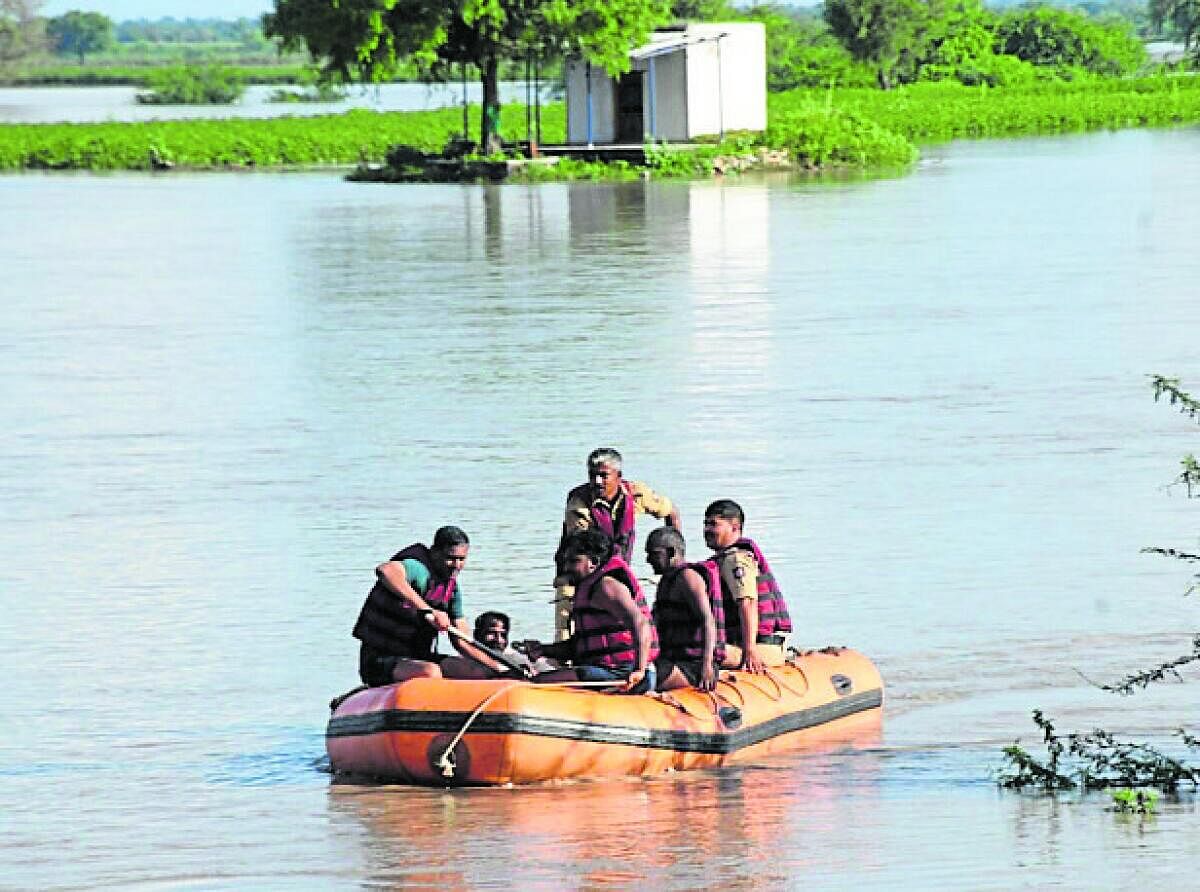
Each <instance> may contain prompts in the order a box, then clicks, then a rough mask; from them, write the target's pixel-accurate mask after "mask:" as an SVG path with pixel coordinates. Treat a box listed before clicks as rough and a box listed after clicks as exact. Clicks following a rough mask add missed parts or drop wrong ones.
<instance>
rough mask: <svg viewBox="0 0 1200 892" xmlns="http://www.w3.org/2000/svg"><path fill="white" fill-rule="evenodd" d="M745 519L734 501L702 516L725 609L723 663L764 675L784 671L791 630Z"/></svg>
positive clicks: (723, 501) (726, 501)
mask: <svg viewBox="0 0 1200 892" xmlns="http://www.w3.org/2000/svg"><path fill="white" fill-rule="evenodd" d="M745 520H746V516H745V514H744V513H743V512H742V509H741V506H740V505H738V503H737V502H735V501H733V500H732V499H718V500H717V501H715V502H713V503H712V504H711V505H709V506H708V508H707V509H705V511H704V542H705V544H707V545H708V547H709V548H711V549H713V552H714V554H713V556H712V557H711V558H710V560H713V561H715V562H716V564H717V567H718V569H719V571H720V577H721V592H722V595H723V598H724V607H725V638H726V642H727V643H726V647H725V662H724V665H725V666H727V667H730V668H743V669H748V670H750V671H751V672H764V671H766V668H767V667H768V666H782V665H783V661H784V658H785V653H784V640H785V638H786V636H787V633H788V632H790V631H791V630H792V620H791V617H790V616H789V615H788V609H787V604H786V603H784V600H783V593H782V592H780V590H779V585H778V584H777V583H776V582H775V576H774V574H773V573H772V572H771V567H770V565H769V564H768V563H767V559H766V558H765V557H763V553H762V551H761V550H760V549H759V547H758V545H756V544H755V542H754V541H753V540H752V539H747V538H745V537H744V536H743V535H742V525H743V524H744V523H745Z"/></svg>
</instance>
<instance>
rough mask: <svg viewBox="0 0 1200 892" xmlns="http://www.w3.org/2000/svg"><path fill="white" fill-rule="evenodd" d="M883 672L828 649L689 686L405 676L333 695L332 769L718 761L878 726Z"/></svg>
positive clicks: (425, 778)
mask: <svg viewBox="0 0 1200 892" xmlns="http://www.w3.org/2000/svg"><path fill="white" fill-rule="evenodd" d="M882 706H883V680H882V679H881V678H880V675H879V672H878V670H876V668H875V666H874V665H873V664H872V663H871V661H870V660H868V659H867V658H866V657H865V656H863V655H862V654H860V653H857V652H856V651H853V650H847V649H841V648H827V649H826V650H823V651H810V652H807V653H802V654H796V655H794V656H793V657H792V658H791V659H790V660H789V662H788V664H787V665H786V666H783V667H780V668H777V669H772V670H770V671H769V673H768V674H766V675H751V674H750V673H747V672H740V671H738V672H728V671H725V672H722V673H721V678H720V682H719V684H718V686H717V690H716V691H715V692H714V693H713V694H707V693H703V692H701V691H698V690H694V689H691V688H687V689H683V690H677V691H671V692H670V694H659V695H643V696H624V695H616V694H611V693H602V692H598V691H596V690H591V689H583V688H572V687H564V686H557V685H535V684H531V683H529V682H525V681H513V680H503V679H502V680H496V681H451V680H446V679H425V678H420V679H411V680H409V681H405V682H402V683H400V684H394V685H388V686H386V687H379V688H367V689H365V690H362V691H359V692H357V693H354V694H351V695H350V696H348V697H346V698H345V699H344V700H342V701H341V702H340V703H338V705H337V707H336V709H335V710H334V713H333V715H332V717H331V718H330V720H329V726H328V728H327V730H326V732H325V743H326V748H327V749H328V751H329V758H330V762H331V764H332V767H333V770H334V772H335V773H338V774H351V775H359V776H367V777H373V778H378V779H383V780H389V781H395V782H400V783H409V784H424V785H435V786H447V785H452V786H461V785H497V784H529V783H539V782H543V781H550V780H559V779H566V778H582V777H604V776H608V777H613V776H623V775H649V774H659V773H662V772H665V771H669V770H684V769H689V768H713V767H717V766H721V765H728V764H732V763H735V762H745V761H748V760H751V759H755V758H760V757H762V756H764V755H767V754H770V753H778V752H784V751H787V750H792V749H797V748H799V747H803V746H808V745H811V744H813V743H814V742H819V741H828V740H837V739H844V738H847V737H851V736H853V733H854V732H855V731H856V730H857V729H860V728H862V727H864V726H875V727H877V726H878V724H879V721H880V715H881V712H882Z"/></svg>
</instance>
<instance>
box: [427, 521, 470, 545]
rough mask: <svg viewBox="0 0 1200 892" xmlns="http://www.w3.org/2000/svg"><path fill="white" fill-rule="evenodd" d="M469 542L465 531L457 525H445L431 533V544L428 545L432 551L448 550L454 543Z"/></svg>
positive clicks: (468, 543)
mask: <svg viewBox="0 0 1200 892" xmlns="http://www.w3.org/2000/svg"><path fill="white" fill-rule="evenodd" d="M470 544H471V540H470V539H469V538H467V534H466V533H464V532H463V531H462V530H460V529H459V528H458V527H452V526H446V527H441V528H440V529H438V531H437V532H436V533H434V534H433V545H432V546H430V547H431V549H432V550H433V551H449V550H450V549H451V548H453V547H454V546H456V545H470Z"/></svg>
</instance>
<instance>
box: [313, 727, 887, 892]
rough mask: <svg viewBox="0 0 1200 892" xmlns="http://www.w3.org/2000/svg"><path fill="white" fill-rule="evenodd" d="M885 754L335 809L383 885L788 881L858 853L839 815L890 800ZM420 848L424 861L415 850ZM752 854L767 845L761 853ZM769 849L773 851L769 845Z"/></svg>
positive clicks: (426, 794)
mask: <svg viewBox="0 0 1200 892" xmlns="http://www.w3.org/2000/svg"><path fill="white" fill-rule="evenodd" d="M878 770H879V762H878V758H877V757H876V756H874V755H873V754H871V753H870V752H855V753H854V754H853V758H848V753H847V751H845V750H836V751H833V752H831V753H829V754H828V755H824V754H814V755H810V756H807V757H804V758H792V759H790V760H781V759H774V760H768V762H767V763H766V764H764V765H760V766H755V767H748V768H744V769H724V770H720V771H711V772H710V771H702V772H691V773H686V774H680V775H671V776H668V777H664V778H656V779H650V780H615V781H611V782H595V783H592V782H585V783H577V784H563V785H554V786H549V787H535V788H528V789H511V788H510V789H501V790H458V791H454V792H449V791H446V792H438V791H426V790H400V789H399V788H395V787H378V788H372V787H351V786H341V785H334V786H333V787H332V788H331V795H330V806H331V809H332V810H333V813H334V814H335V815H337V816H339V817H347V818H350V819H352V820H353V821H354V822H355V823H357V824H361V826H363V827H364V828H365V829H366V830H367V831H368V832H367V834H366V835H365V836H363V837H362V838H361V842H362V846H363V849H364V851H363V861H364V862H365V863H366V864H368V865H369V867H368V868H367V870H366V874H367V877H368V878H369V880H370V881H371V882H375V883H379V884H382V885H403V886H411V885H414V884H415V885H422V884H429V885H437V884H438V883H441V884H443V885H444V884H446V883H447V882H448V883H449V884H450V885H454V886H459V885H461V886H462V887H463V888H478V887H481V886H482V887H486V886H489V885H497V884H501V883H503V882H505V881H507V879H506V878H507V877H509V876H511V875H512V870H513V867H514V866H515V865H520V872H521V879H522V883H523V884H524V885H530V886H533V887H535V888H544V889H561V888H589V889H594V888H630V887H632V886H634V885H638V884H639V882H640V883H642V884H650V885H651V886H653V887H654V888H664V889H695V888H702V887H711V886H714V885H719V886H723V887H725V886H729V887H734V888H756V889H757V888H762V889H768V888H775V889H777V888H780V887H781V886H783V885H786V884H787V882H788V880H789V879H790V878H791V877H795V876H798V875H800V874H802V873H803V872H804V871H806V870H809V869H811V868H813V867H814V866H817V864H818V863H820V864H824V865H826V866H829V864H830V859H829V858H827V857H824V856H820V855H819V853H821V852H834V853H836V852H838V851H840V852H841V856H840V857H837V856H835V858H834V861H835V862H836V861H845V862H849V861H852V860H853V859H854V858H855V857H857V855H859V854H862V853H863V849H864V846H863V845H862V844H861V842H856V841H854V840H849V839H841V838H839V836H840V834H841V832H842V831H841V829H840V827H841V826H842V822H843V821H844V820H845V818H846V816H845V815H841V816H838V815H836V812H837V811H838V809H839V808H840V807H841V806H840V803H841V802H843V801H844V796H845V795H846V794H847V793H848V792H850V791H855V792H853V793H852V795H853V796H854V797H855V808H856V809H862V810H863V811H869V810H870V807H871V805H870V801H871V799H873V798H875V797H877V796H878V784H877V781H878ZM416 852H420V853H421V856H420V857H419V858H414V857H413V856H414V853H416ZM751 853H759V854H760V856H761V857H755V856H753V855H752V854H751ZM767 853H770V854H769V855H768V854H767Z"/></svg>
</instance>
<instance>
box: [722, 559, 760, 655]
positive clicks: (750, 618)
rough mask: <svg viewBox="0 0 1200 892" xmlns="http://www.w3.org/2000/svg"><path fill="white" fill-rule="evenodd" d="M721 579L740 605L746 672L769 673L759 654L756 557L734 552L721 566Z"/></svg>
mask: <svg viewBox="0 0 1200 892" xmlns="http://www.w3.org/2000/svg"><path fill="white" fill-rule="evenodd" d="M721 578H722V579H723V580H724V581H725V584H726V586H727V587H728V589H729V591H730V592H731V593H732V594H733V597H734V600H735V601H736V602H737V610H738V616H739V617H740V618H741V621H742V640H741V642H739V643H740V645H741V648H742V668H744V669H747V670H749V671H750V672H765V671H766V670H767V664H766V663H764V662H763V660H762V657H761V656H759V654H758V642H757V638H758V564H756V563H755V562H754V556H753V555H752V554H750V552H748V551H744V550H742V549H740V548H738V549H733V550H732V551H731V552H729V553H728V554H727V556H726V557H725V559H724V560H723V561H722V562H721Z"/></svg>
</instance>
